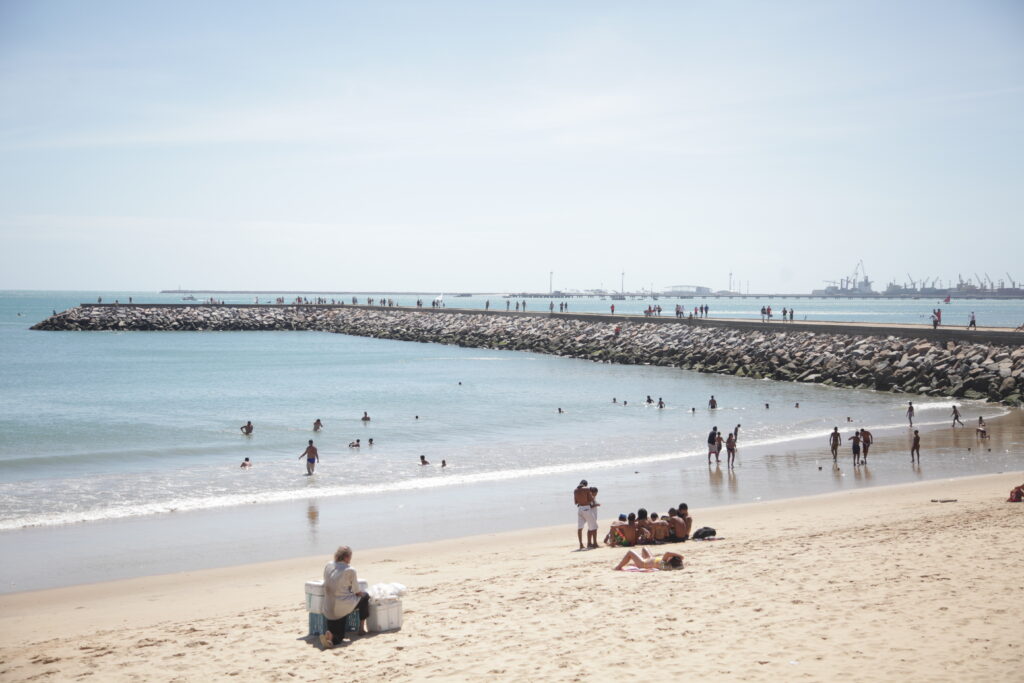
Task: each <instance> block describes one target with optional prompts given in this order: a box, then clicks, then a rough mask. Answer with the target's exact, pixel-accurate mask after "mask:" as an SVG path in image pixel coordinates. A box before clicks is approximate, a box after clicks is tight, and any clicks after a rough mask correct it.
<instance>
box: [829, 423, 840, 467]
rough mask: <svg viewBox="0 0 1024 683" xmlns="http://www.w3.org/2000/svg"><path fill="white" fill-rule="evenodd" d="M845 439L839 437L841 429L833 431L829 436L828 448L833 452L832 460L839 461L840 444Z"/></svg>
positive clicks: (837, 428)
mask: <svg viewBox="0 0 1024 683" xmlns="http://www.w3.org/2000/svg"><path fill="white" fill-rule="evenodd" d="M842 439H843V437H842V436H840V435H839V427H836V428H834V429H833V430H832V433H831V434H829V436H828V447H829V448H830V449H831V450H832V460H833V462H834V461H837V460H839V444H840V442H841V441H842Z"/></svg>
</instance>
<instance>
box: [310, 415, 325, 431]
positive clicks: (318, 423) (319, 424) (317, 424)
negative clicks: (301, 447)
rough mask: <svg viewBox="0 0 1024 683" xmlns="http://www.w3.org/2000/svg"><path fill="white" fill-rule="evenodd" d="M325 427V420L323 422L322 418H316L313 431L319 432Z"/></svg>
mask: <svg viewBox="0 0 1024 683" xmlns="http://www.w3.org/2000/svg"><path fill="white" fill-rule="evenodd" d="M323 428H324V423H323V422H321V421H320V418H319V417H318V418H317V419H316V422H314V423H313V431H314V432H319V431H320V430H321V429H323Z"/></svg>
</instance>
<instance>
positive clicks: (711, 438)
mask: <svg viewBox="0 0 1024 683" xmlns="http://www.w3.org/2000/svg"><path fill="white" fill-rule="evenodd" d="M717 443H718V426H717V425H716V426H714V427H712V428H711V432H710V433H709V434H708V464H709V465H710V464H711V456H712V455H713V456H715V462H718V453H717V452H716V451H715V446H716V444H717Z"/></svg>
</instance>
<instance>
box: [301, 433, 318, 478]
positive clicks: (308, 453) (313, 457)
mask: <svg viewBox="0 0 1024 683" xmlns="http://www.w3.org/2000/svg"><path fill="white" fill-rule="evenodd" d="M302 458H305V459H306V476H307V477H308V476H311V475H312V474H313V470H315V469H316V464H317V463H318V462H320V453H319V452H318V451H317V450H316V446H314V445H313V439H310V440H309V445H308V446H306V450H304V451H302V453H301V454H300V455H299V460H302Z"/></svg>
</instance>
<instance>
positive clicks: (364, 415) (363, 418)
mask: <svg viewBox="0 0 1024 683" xmlns="http://www.w3.org/2000/svg"><path fill="white" fill-rule="evenodd" d="M360 419H362V421H363V422H369V421H370V416H369V415H367V414H366V411H365V410H364V411H363V417H362V418H360Z"/></svg>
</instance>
